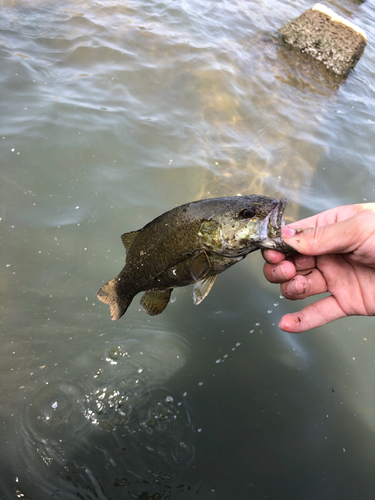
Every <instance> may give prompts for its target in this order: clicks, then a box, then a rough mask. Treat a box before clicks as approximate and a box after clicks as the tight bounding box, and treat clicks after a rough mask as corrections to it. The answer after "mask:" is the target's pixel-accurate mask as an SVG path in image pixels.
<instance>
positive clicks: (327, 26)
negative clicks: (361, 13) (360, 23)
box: [280, 3, 367, 75]
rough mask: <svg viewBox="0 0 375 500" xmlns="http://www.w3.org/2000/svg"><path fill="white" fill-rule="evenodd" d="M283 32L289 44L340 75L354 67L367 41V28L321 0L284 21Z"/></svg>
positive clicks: (285, 40)
mask: <svg viewBox="0 0 375 500" xmlns="http://www.w3.org/2000/svg"><path fill="white" fill-rule="evenodd" d="M280 32H281V34H282V37H283V40H284V42H285V43H286V44H288V45H291V46H292V47H294V48H296V49H298V50H300V51H301V52H303V53H305V54H308V55H309V56H310V57H312V58H314V59H316V60H318V61H321V62H322V63H323V64H324V65H325V66H326V68H328V69H329V70H331V71H333V72H334V73H336V74H338V75H346V74H347V73H348V72H349V71H350V70H351V69H352V68H354V66H355V65H356V64H357V62H358V61H359V59H360V57H361V56H362V54H363V51H364V49H365V46H366V43H367V37H366V34H365V33H364V31H362V30H361V29H360V28H358V27H357V26H355V25H354V24H352V23H351V22H350V21H347V20H345V19H344V18H342V17H341V16H338V15H337V14H335V12H333V10H331V9H329V8H328V7H325V6H324V5H321V4H319V3H317V4H315V5H314V6H313V7H312V8H311V9H309V10H307V11H305V12H304V13H303V14H302V15H301V16H299V17H297V18H296V19H293V20H292V21H290V22H289V23H287V24H285V25H284V26H283V27H282V28H281V29H280Z"/></svg>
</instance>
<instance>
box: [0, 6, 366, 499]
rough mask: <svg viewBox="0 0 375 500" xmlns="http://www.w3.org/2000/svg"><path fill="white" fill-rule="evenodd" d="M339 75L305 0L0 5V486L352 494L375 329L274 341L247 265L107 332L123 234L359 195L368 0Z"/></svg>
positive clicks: (298, 210) (357, 12)
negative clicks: (104, 298) (215, 208)
mask: <svg viewBox="0 0 375 500" xmlns="http://www.w3.org/2000/svg"><path fill="white" fill-rule="evenodd" d="M328 5H329V6H331V7H332V8H333V9H335V10H336V11H337V12H338V13H339V14H341V15H343V16H345V17H346V18H348V19H350V20H351V21H352V22H354V23H355V24H357V25H358V26H360V27H361V28H362V29H364V30H365V31H366V32H367V34H368V45H367V47H366V49H365V53H364V55H363V57H362V58H361V60H360V61H359V63H358V65H357V67H356V69H355V71H353V72H352V73H351V74H350V75H349V77H348V78H347V79H346V80H345V81H339V80H337V79H335V78H331V77H329V76H328V75H326V74H324V73H322V72H320V71H318V70H317V68H316V67H314V66H310V65H309V64H306V62H305V61H304V60H299V59H298V60H296V59H295V58H294V57H292V55H291V54H290V52H289V51H287V50H284V49H282V48H281V47H279V45H278V43H277V35H276V31H277V29H278V28H279V27H280V26H281V25H283V24H284V23H285V22H287V21H289V20H290V19H291V18H293V17H295V16H297V15H299V14H300V13H301V12H303V11H304V10H305V9H307V8H309V7H310V6H311V4H310V3H308V2H306V1H302V2H295V1H292V0H289V1H287V2H279V1H277V0H273V1H268V2H262V1H257V2H254V1H251V0H250V1H247V2H243V1H230V2H229V1H226V0H223V1H216V2H210V1H206V2H195V1H193V0H188V1H181V2H177V1H173V0H166V1H160V2H153V1H143V2H140V1H127V2H116V1H104V0H99V1H97V2H89V1H84V0H76V1H74V0H70V1H68V2H60V1H56V0H53V1H49V2H47V1H45V0H29V1H28V2H26V1H19V2H16V1H11V0H9V1H4V0H3V1H2V2H0V14H1V15H0V58H1V72H0V93H1V98H0V106H1V111H0V113H1V117H2V119H1V122H0V129H1V130H0V148H1V151H0V155H1V156H0V157H1V167H0V182H1V197H0V210H1V213H0V217H1V221H0V223H1V226H0V228H1V232H0V243H1V264H0V266H1V267H0V269H1V274H0V291H1V295H2V299H1V306H0V307H1V318H0V335H1V364H0V370H1V384H0V401H1V404H0V422H1V425H0V429H1V430H0V433H1V441H0V442H1V459H0V467H1V485H0V492H1V498H4V499H7V500H10V499H13V498H28V499H31V500H34V499H38V500H39V499H50V498H56V499H63V500H67V499H70V498H72V499H73V498H82V499H83V498H84V499H94V498H100V499H111V500H117V499H124V498H138V499H151V498H152V499H167V498H172V499H177V498H178V499H190V498H199V499H207V498H215V499H220V500H221V499H224V500H226V499H228V498H236V499H240V500H242V499H260V498H277V499H283V498H285V499H286V498H306V499H309V498H320V499H326V498H327V499H330V500H331V499H332V498H340V499H353V498H360V499H361V500H366V499H370V498H371V499H372V498H373V491H374V487H375V480H374V474H373V470H374V466H375V458H374V444H375V442H374V430H375V425H374V422H375V405H374V388H373V380H374V367H375V364H374V361H375V356H374V352H375V350H374V348H375V339H374V335H373V329H374V323H373V319H371V318H349V319H347V320H345V321H344V320H342V321H339V322H336V323H335V324H331V325H327V326H326V327H324V328H320V329H317V330H315V331H312V332H309V333H305V334H302V335H299V336H293V335H289V334H285V333H282V332H280V331H279V330H278V328H277V323H278V321H279V319H280V317H281V315H282V314H284V313H285V312H287V311H292V310H295V308H296V305H295V304H292V303H287V301H286V300H282V299H280V297H279V291H278V289H277V287H275V286H272V285H270V284H268V283H266V282H265V280H264V278H263V275H262V259H261V257H260V255H256V254H254V255H251V256H249V257H248V258H247V259H246V260H245V261H244V262H241V263H239V264H237V265H236V266H234V267H233V268H231V269H230V270H228V271H227V272H225V273H224V274H223V275H222V276H220V277H219V279H218V280H217V282H216V283H215V286H214V288H213V290H212V291H211V293H210V295H209V297H207V299H206V300H205V301H204V302H203V303H202V304H201V305H200V306H199V307H196V306H194V305H193V303H192V299H191V289H190V288H184V289H179V290H177V291H175V292H174V293H173V297H174V298H175V301H174V302H173V303H171V304H170V305H169V306H168V308H167V309H166V311H165V312H164V313H163V314H162V315H161V316H159V317H153V318H150V317H149V316H147V315H146V314H145V313H144V312H143V311H140V307H139V299H138V298H136V299H135V300H134V301H133V303H132V305H131V307H130V308H129V310H128V312H127V313H126V316H125V317H124V318H123V319H121V320H120V321H118V322H115V323H113V322H111V321H110V318H109V310H108V308H107V306H105V305H104V304H102V303H99V302H98V301H97V299H96V291H97V289H98V288H99V287H100V286H101V285H102V284H103V283H104V282H105V281H107V280H108V279H110V278H112V277H113V276H115V275H116V274H117V273H118V272H119V270H120V269H121V268H122V265H123V262H124V251H123V247H122V245H121V241H120V235H121V234H122V233H124V232H126V231H130V230H134V229H138V228H140V227H142V226H143V225H144V224H145V223H147V222H149V221H150V220H151V219H152V218H153V217H154V216H155V215H157V214H160V213H162V212H163V211H165V210H168V209H170V208H172V207H174V206H177V205H180V204H182V203H185V202H187V201H191V200H194V199H199V198H202V197H210V196H211V197H212V196H223V195H235V194H237V193H241V194H250V193H263V194H266V195H272V196H278V197H281V196H285V197H288V198H289V200H290V205H289V207H288V209H287V215H288V217H289V219H290V220H293V219H295V218H298V217H303V216H307V215H311V214H313V213H316V212H318V211H320V210H323V209H326V208H330V207H333V206H336V205H339V204H345V203H360V202H362V201H363V200H367V201H373V200H374V165H375V145H374V144H375V141H374V136H375V119H374V116H375V97H374V95H375V94H374V91H375V85H374V73H375V53H374V48H373V47H374V34H373V31H374V30H373V27H374V24H373V19H374V16H375V10H374V5H373V3H372V2H370V1H367V2H364V3H359V2H352V1H350V0H345V1H344V2H328Z"/></svg>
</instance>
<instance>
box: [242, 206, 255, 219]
mask: <svg viewBox="0 0 375 500" xmlns="http://www.w3.org/2000/svg"><path fill="white" fill-rule="evenodd" d="M254 215H255V210H254V208H243V209H242V210H241V211H240V212H239V213H238V217H240V218H241V219H252V218H253V217H254Z"/></svg>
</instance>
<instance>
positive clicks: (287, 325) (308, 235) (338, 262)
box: [262, 203, 375, 333]
mask: <svg viewBox="0 0 375 500" xmlns="http://www.w3.org/2000/svg"><path fill="white" fill-rule="evenodd" d="M302 228H303V230H302V231H298V229H302ZM296 229H297V232H295V230H296ZM282 233H283V239H284V240H285V241H286V243H288V245H290V246H292V247H293V248H294V249H295V250H296V251H297V252H298V253H297V254H296V255H293V256H292V257H285V255H283V254H281V253H279V252H276V251H274V250H264V251H263V252H262V253H263V257H264V259H265V260H266V263H265V265H264V269H263V272H264V275H265V277H266V278H267V280H268V281H270V282H271V283H281V287H280V288H281V293H282V294H283V295H284V297H286V298H287V299H290V300H300V299H305V298H306V297H311V296H313V295H318V294H321V293H325V292H329V293H330V295H329V296H326V297H324V298H321V299H319V300H317V301H316V302H314V303H312V304H310V305H308V306H307V307H305V308H304V309H302V310H301V311H298V312H296V313H291V314H286V315H285V316H283V317H282V318H281V321H280V323H279V327H280V328H281V330H284V331H287V332H292V333H299V332H304V331H306V330H310V329H312V328H316V327H318V326H322V325H325V324H327V323H329V322H331V321H334V320H336V319H339V318H344V317H346V316H353V315H360V316H373V315H375V203H366V204H361V205H347V206H342V207H337V208H333V209H331V210H327V211H325V212H322V213H320V214H318V215H314V216H313V217H309V218H307V219H303V220H301V221H298V222H294V223H293V224H289V225H288V226H286V227H285V228H283V229H282Z"/></svg>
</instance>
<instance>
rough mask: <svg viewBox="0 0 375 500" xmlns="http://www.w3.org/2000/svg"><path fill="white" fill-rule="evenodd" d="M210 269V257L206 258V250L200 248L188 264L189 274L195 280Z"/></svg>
mask: <svg viewBox="0 0 375 500" xmlns="http://www.w3.org/2000/svg"><path fill="white" fill-rule="evenodd" d="M210 269H211V262H210V259H209V258H208V255H207V254H206V252H205V251H204V250H202V252H201V253H200V254H198V255H197V256H196V257H194V259H193V261H192V263H191V265H190V272H191V275H192V277H193V278H194V279H195V280H199V279H201V278H203V277H204V276H205V275H206V274H207V273H208V271H209V270H210Z"/></svg>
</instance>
